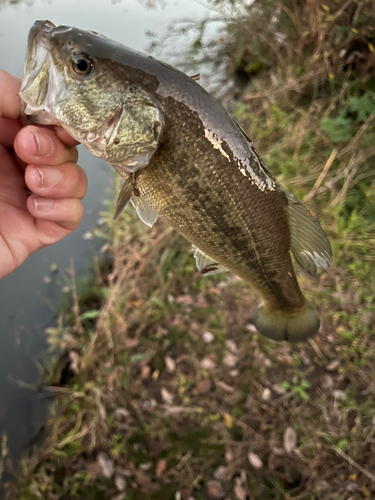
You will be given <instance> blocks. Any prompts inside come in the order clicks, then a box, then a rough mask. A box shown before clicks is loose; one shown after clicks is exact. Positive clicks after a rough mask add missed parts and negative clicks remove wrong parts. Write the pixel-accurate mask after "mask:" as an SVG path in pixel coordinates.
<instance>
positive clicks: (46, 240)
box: [0, 70, 87, 279]
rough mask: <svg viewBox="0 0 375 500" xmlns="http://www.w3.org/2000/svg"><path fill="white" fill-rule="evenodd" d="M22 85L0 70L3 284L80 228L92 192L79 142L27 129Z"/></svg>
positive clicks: (0, 272)
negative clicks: (29, 260)
mask: <svg viewBox="0 0 375 500" xmlns="http://www.w3.org/2000/svg"><path fill="white" fill-rule="evenodd" d="M20 85H21V81H20V80H19V79H18V78H15V77H13V76H12V75H9V74H8V73H5V72H4V71H2V70H0V279H1V278H3V277H4V276H6V275H7V274H9V273H11V272H12V271H14V270H15V269H16V268H17V267H18V266H20V265H21V264H22V262H24V260H25V259H26V258H27V257H28V256H29V255H30V254H32V253H33V252H35V251H37V250H39V249H40V248H43V247H45V246H47V245H51V244H52V243H56V242H57V241H59V240H61V239H62V238H64V237H65V236H67V235H68V234H70V233H71V232H72V231H74V230H75V229H76V228H77V227H78V225H79V223H80V222H81V219H82V216H83V206H82V203H81V201H80V200H81V199H82V198H83V197H84V196H85V194H86V190H87V178H86V174H85V172H84V170H83V169H82V168H81V167H79V166H78V165H77V164H76V161H77V158H78V153H77V149H76V147H75V146H76V144H77V142H76V141H74V140H73V139H72V138H71V137H70V136H69V135H68V134H67V133H66V132H65V131H64V130H63V129H61V128H58V129H57V130H56V132H54V131H53V130H51V129H50V128H46V127H37V126H27V127H23V126H22V124H21V121H20V112H21V99H20V97H19V95H18V92H19V89H20ZM28 190H30V191H31V193H32V194H30V192H29V191H28Z"/></svg>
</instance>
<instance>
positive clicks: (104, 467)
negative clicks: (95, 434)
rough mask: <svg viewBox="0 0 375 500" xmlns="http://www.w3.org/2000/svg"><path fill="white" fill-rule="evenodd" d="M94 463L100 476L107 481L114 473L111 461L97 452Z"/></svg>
mask: <svg viewBox="0 0 375 500" xmlns="http://www.w3.org/2000/svg"><path fill="white" fill-rule="evenodd" d="M96 461H97V463H98V465H99V467H100V470H101V473H102V475H103V476H104V477H105V478H107V479H109V478H110V477H112V476H113V474H114V472H115V466H114V463H113V460H111V459H110V458H109V457H108V456H107V455H106V454H105V453H103V452H99V453H98V456H97V457H96Z"/></svg>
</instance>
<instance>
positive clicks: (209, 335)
mask: <svg viewBox="0 0 375 500" xmlns="http://www.w3.org/2000/svg"><path fill="white" fill-rule="evenodd" d="M202 337H203V341H204V342H205V343H206V344H210V343H211V342H212V341H213V340H214V338H215V337H214V334H213V333H211V332H204V334H203V335H202Z"/></svg>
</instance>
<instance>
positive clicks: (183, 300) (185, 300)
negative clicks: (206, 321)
mask: <svg viewBox="0 0 375 500" xmlns="http://www.w3.org/2000/svg"><path fill="white" fill-rule="evenodd" d="M176 302H177V303H178V304H184V305H185V306H191V305H193V304H194V300H193V297H192V296H191V295H180V297H177V299H176Z"/></svg>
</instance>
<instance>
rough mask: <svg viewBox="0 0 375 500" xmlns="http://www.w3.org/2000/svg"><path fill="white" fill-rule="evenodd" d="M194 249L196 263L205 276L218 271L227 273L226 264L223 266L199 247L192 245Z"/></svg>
mask: <svg viewBox="0 0 375 500" xmlns="http://www.w3.org/2000/svg"><path fill="white" fill-rule="evenodd" d="M192 249H193V252H194V258H195V264H196V266H197V269H198V271H199V272H200V273H202V274H204V275H205V276H209V275H210V274H217V273H225V272H227V271H228V269H227V268H226V267H225V266H222V265H221V264H219V263H218V262H215V261H214V260H213V259H211V257H209V256H208V255H206V254H205V253H203V252H202V251H201V250H199V248H197V247H196V246H195V245H192Z"/></svg>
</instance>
